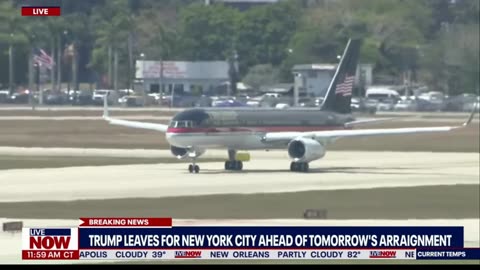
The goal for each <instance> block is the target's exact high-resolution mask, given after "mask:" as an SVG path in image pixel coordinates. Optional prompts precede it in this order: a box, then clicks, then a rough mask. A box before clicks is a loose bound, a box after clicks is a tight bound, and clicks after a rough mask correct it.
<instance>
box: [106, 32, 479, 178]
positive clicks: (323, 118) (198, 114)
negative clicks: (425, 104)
mask: <svg viewBox="0 0 480 270" xmlns="http://www.w3.org/2000/svg"><path fill="white" fill-rule="evenodd" d="M359 50H360V41H359V40H349V41H348V44H347V46H346V48H345V51H344V53H343V56H342V58H341V59H340V63H339V65H338V68H337V70H336V72H335V75H334V77H333V78H332V81H331V82H330V86H329V88H328V90H327V94H326V98H325V99H324V102H323V104H322V106H321V108H320V109H319V110H305V109H295V108H293V109H282V110H276V109H270V110H264V109H262V110H259V109H251V108H249V109H245V108H242V109H239V108H238V109H237V108H228V109H216V108H194V109H187V110H185V111H182V112H180V113H178V114H176V115H175V116H174V117H173V118H172V120H171V121H170V124H169V125H164V124H157V123H145V122H137V121H127V120H121V119H115V118H112V117H110V116H109V114H108V105H107V98H106V97H105V99H104V113H103V118H104V119H105V120H106V121H108V122H109V123H110V124H112V125H119V126H125V127H130V128H140V129H149V130H153V131H159V132H162V133H165V134H166V139H167V141H168V142H169V144H170V149H171V152H172V154H173V155H174V156H176V157H177V158H179V159H185V160H190V161H191V162H192V163H191V164H190V165H189V166H188V170H189V172H191V173H193V172H194V173H198V172H199V171H200V168H199V166H198V165H197V164H196V160H197V158H198V157H200V156H201V155H202V154H204V153H205V151H206V150H207V149H225V150H227V151H228V160H227V161H225V169H226V170H242V168H243V162H242V160H240V159H241V158H240V157H239V155H237V151H243V150H247V151H248V150H254V149H265V150H271V149H283V150H287V151H288V155H289V157H290V159H291V160H292V162H291V164H290V170H291V171H299V172H307V171H308V168H309V166H308V164H309V162H311V161H313V160H317V159H321V158H323V157H324V156H325V152H326V149H327V146H328V145H329V144H331V143H333V142H335V141H336V140H337V139H339V138H345V137H358V136H375V135H376V136H383V135H398V134H417V133H431V132H447V131H451V130H455V129H458V128H463V127H465V126H467V125H468V124H470V122H471V121H472V119H473V116H474V114H475V108H474V110H473V112H472V113H471V114H470V116H469V118H468V120H467V121H466V122H465V123H463V124H462V125H459V126H439V127H411V128H393V129H359V130H355V129H353V127H354V126H355V125H357V124H362V123H366V122H370V121H378V119H373V120H368V121H365V120H355V119H354V118H353V117H352V115H351V111H350V100H351V96H352V87H353V79H354V76H355V70H356V66H357V61H358V55H359ZM246 159H249V156H248V157H247V158H246Z"/></svg>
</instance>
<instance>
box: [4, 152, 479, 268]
mask: <svg viewBox="0 0 480 270" xmlns="http://www.w3.org/2000/svg"><path fill="white" fill-rule="evenodd" d="M250 153H251V155H252V160H251V161H250V162H246V163H244V171H242V172H227V171H224V170H223V163H221V162H208V163H207V162H202V160H201V158H200V160H199V162H198V164H199V165H200V167H201V171H200V173H199V174H190V173H188V172H187V164H188V163H187V162H186V163H184V164H183V163H180V164H161V163H159V164H151V165H120V166H117V165H115V166H96V167H95V166H90V167H67V168H47V169H12V170H3V171H0V183H1V185H2V188H1V189H0V202H31V201H34V202H35V201H38V202H40V201H73V200H89V199H108V198H140V197H143V198H159V197H176V196H182V195H206V194H247V193H274V192H295V191H307V190H345V189H372V188H380V187H412V186H438V185H447V186H451V185H457V184H476V185H478V184H479V181H480V179H479V174H480V172H479V167H478V166H479V162H480V160H479V159H480V157H479V155H478V153H429V152H408V153H402V152H372V151H368V152H363V151H330V152H327V155H326V156H325V157H324V158H323V159H321V160H318V161H315V162H312V163H310V167H311V172H310V173H294V172H290V171H289V169H288V168H289V162H290V161H289V159H288V157H287V153H286V152H285V151H272V152H265V151H252V152H250ZM6 154H11V155H19V156H21V155H29V156H31V155H39V156H40V155H41V156H48V155H53V156H119V157H121V156H128V157H134V156H137V157H166V156H170V155H171V154H170V152H169V151H168V150H167V151H166V150H122V149H73V148H68V149H62V148H15V147H0V155H6ZM205 157H226V153H225V151H216V150H213V151H208V152H207V153H206V155H205ZM17 220H21V221H23V222H24V227H29V226H35V227H42V226H45V227H47V226H77V225H78V220H55V219H49V220H38V219H35V220H34V219H5V218H2V217H0V223H3V222H6V221H17ZM174 224H175V225H177V226H181V225H189V226H192V225H232V224H235V225H294V226H295V225H298V226H309V225H312V226H322V225H323V226H329V225H330V226H332V225H333V226H342V225H347V226H360V225H365V226H382V225H383V226H393V225H399V226H432V225H435V226H441V225H444V226H464V228H465V246H470V247H478V246H479V245H480V243H479V242H480V233H479V230H480V229H479V228H480V220H479V219H478V218H467V219H421V220H420V219H408V220H384V219H379V220H297V219H285V220H276V219H275V220H274V219H269V220H192V219H190V220H184V219H182V220H174ZM20 239H21V235H20V234H19V233H6V232H0V263H11V264H17V263H51V262H50V261H31V262H29V261H22V260H21V255H20V252H21V240H20ZM91 262H92V261H90V263H91ZM55 263H62V261H56V262H55ZM63 263H71V262H63Z"/></svg>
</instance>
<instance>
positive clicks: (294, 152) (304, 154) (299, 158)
mask: <svg viewBox="0 0 480 270" xmlns="http://www.w3.org/2000/svg"><path fill="white" fill-rule="evenodd" d="M288 155H289V156H290V158H291V159H292V160H293V161H294V162H310V161H312V160H316V159H320V158H322V157H323V156H325V147H323V145H321V144H320V143H319V142H317V141H315V140H312V139H308V138H297V139H293V140H292V141H291V142H290V143H289V144H288Z"/></svg>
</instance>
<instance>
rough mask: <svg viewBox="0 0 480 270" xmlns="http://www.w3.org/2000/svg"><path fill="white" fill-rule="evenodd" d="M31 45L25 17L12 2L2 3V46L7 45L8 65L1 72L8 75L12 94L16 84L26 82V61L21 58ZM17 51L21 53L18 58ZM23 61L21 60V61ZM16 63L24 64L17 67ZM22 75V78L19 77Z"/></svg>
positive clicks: (0, 12)
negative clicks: (29, 44) (3, 71)
mask: <svg viewBox="0 0 480 270" xmlns="http://www.w3.org/2000/svg"><path fill="white" fill-rule="evenodd" d="M28 43H29V32H28V24H27V21H26V19H25V18H24V17H21V16H20V13H19V12H18V10H17V8H16V7H15V6H14V4H13V2H12V1H3V2H0V44H4V45H6V47H7V48H8V50H7V57H8V60H7V61H5V62H3V61H2V62H3V63H8V65H7V66H6V67H2V68H1V70H6V71H7V72H5V73H4V74H8V85H9V89H10V92H13V91H14V87H15V84H16V83H18V82H20V81H21V80H24V78H25V72H21V71H25V66H26V61H25V58H24V57H21V55H23V54H22V52H23V51H24V50H25V46H26V45H27V44H28ZM16 51H18V52H20V53H19V54H18V56H17V54H16V53H15V52H16ZM20 59H21V60H20ZM15 63H22V64H20V65H15ZM18 75H20V76H18Z"/></svg>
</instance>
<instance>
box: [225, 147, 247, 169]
mask: <svg viewBox="0 0 480 270" xmlns="http://www.w3.org/2000/svg"><path fill="white" fill-rule="evenodd" d="M236 154H237V151H235V150H228V160H227V161H225V170H227V171H241V170H242V169H243V162H242V161H240V160H235V155H236Z"/></svg>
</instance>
